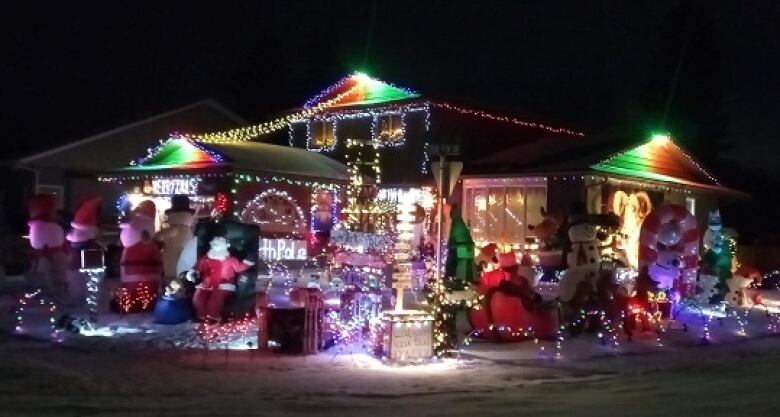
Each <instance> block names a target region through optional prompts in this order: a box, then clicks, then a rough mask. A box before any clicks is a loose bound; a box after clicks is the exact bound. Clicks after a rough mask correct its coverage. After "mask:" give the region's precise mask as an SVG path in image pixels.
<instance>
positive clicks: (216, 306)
mask: <svg viewBox="0 0 780 417" xmlns="http://www.w3.org/2000/svg"><path fill="white" fill-rule="evenodd" d="M209 245H210V248H209V251H208V252H207V253H206V256H204V257H202V258H200V259H199V260H198V262H197V263H196V264H195V268H194V269H193V271H192V272H194V274H188V279H190V280H192V281H195V280H197V279H200V283H199V284H198V285H197V287H196V289H195V295H194V296H193V299H192V303H193V305H194V306H195V314H196V316H197V318H198V319H199V320H201V321H217V322H218V321H220V320H221V319H222V311H223V308H224V306H225V300H227V298H228V297H229V296H230V295H232V294H233V293H234V292H235V291H236V276H237V275H238V274H240V273H242V272H244V271H246V270H247V269H249V267H251V266H252V265H254V263H252V262H250V261H248V260H244V261H243V262H242V261H239V260H238V258H236V257H234V256H231V255H230V252H228V242H227V240H225V238H224V237H219V236H217V237H215V238H214V239H212V240H211V242H210V244H209ZM242 279H246V278H245V277H242Z"/></svg>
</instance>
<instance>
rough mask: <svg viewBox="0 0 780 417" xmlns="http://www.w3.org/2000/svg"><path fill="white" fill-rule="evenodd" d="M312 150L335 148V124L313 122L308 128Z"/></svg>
mask: <svg viewBox="0 0 780 417" xmlns="http://www.w3.org/2000/svg"><path fill="white" fill-rule="evenodd" d="M310 129H311V131H310V133H311V141H310V142H309V147H310V148H312V149H323V148H325V149H327V148H332V147H334V146H336V124H335V123H334V122H329V121H315V122H312V123H311V126H310Z"/></svg>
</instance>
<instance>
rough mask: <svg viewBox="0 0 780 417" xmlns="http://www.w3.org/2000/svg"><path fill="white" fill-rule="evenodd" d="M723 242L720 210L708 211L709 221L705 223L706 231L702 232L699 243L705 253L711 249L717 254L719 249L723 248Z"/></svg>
mask: <svg viewBox="0 0 780 417" xmlns="http://www.w3.org/2000/svg"><path fill="white" fill-rule="evenodd" d="M724 240H725V236H724V234H723V219H722V218H721V216H720V210H718V209H715V210H712V211H710V214H709V219H708V221H707V230H706V231H705V232H704V237H703V238H702V242H701V243H702V245H703V246H704V250H705V251H706V250H709V249H713V250H715V251H717V252H719V251H720V250H719V248H720V247H722V246H723V241H724Z"/></svg>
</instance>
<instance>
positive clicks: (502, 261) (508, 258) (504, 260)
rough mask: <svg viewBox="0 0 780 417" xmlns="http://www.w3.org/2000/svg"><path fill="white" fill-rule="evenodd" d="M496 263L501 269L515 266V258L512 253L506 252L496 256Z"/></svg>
mask: <svg viewBox="0 0 780 417" xmlns="http://www.w3.org/2000/svg"><path fill="white" fill-rule="evenodd" d="M498 263H499V265H501V267H502V268H511V267H513V266H517V256H515V253H514V252H506V253H502V254H499V255H498Z"/></svg>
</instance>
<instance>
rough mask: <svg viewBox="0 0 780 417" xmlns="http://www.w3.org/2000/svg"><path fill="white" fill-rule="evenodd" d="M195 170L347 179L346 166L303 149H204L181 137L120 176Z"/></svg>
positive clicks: (254, 145) (238, 145) (242, 145)
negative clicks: (140, 172)
mask: <svg viewBox="0 0 780 417" xmlns="http://www.w3.org/2000/svg"><path fill="white" fill-rule="evenodd" d="M198 170H206V171H212V170H232V171H238V172H253V173H254V172H256V173H264V174H272V175H285V176H291V177H296V178H309V179H324V180H331V181H347V180H348V179H349V174H348V172H347V166H346V165H344V164H342V163H340V162H337V161H335V160H333V159H331V158H328V157H327V156H325V155H321V154H318V153H314V152H309V151H306V150H304V149H299V148H291V147H289V146H279V145H272V144H268V143H261V142H235V143H220V144H208V145H206V144H203V143H199V142H196V141H194V140H192V139H188V138H183V137H174V138H171V139H169V140H167V141H165V142H163V143H161V144H160V145H159V146H158V147H156V148H155V149H152V150H151V151H150V152H149V153H148V154H147V155H146V156H145V157H143V158H141V159H140V160H138V161H135V162H134V163H133V164H131V165H130V166H128V167H127V168H124V169H122V170H120V172H122V173H125V174H131V173H136V172H139V171H143V172H149V171H187V172H197V171H198Z"/></svg>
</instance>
